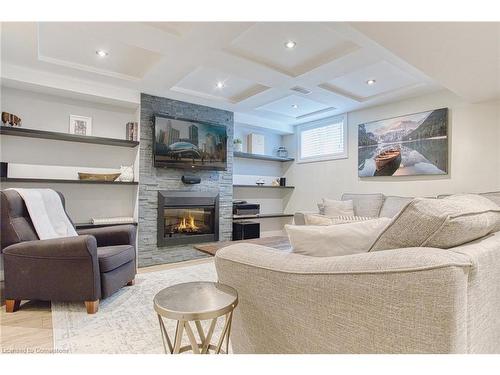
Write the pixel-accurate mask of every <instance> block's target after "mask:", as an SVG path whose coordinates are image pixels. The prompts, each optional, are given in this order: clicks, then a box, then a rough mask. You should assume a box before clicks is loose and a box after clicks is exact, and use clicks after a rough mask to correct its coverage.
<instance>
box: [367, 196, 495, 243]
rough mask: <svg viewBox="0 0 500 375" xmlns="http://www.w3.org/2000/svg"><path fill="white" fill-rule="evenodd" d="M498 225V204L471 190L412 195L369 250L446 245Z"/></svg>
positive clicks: (472, 238)
mask: <svg viewBox="0 0 500 375" xmlns="http://www.w3.org/2000/svg"><path fill="white" fill-rule="evenodd" d="M499 226H500V207H498V206H497V205H496V204H495V203H493V202H492V201H490V200H489V199H487V198H484V197H481V196H480V195H475V194H464V195H452V196H449V197H446V198H443V199H429V198H416V199H414V200H413V201H411V202H410V203H409V204H407V205H406V207H404V208H403V209H402V210H401V211H400V213H399V214H398V215H397V216H396V217H395V218H394V219H393V220H392V222H391V223H390V224H389V225H388V226H387V228H385V230H384V231H383V232H382V233H381V234H380V236H379V237H378V238H377V240H376V241H375V243H374V244H373V246H372V247H371V249H370V251H377V250H389V249H398V248H404V247H421V246H425V247H436V248H441V249H448V248H450V247H455V246H458V245H461V244H464V243H467V242H470V241H473V240H476V239H478V238H481V237H484V236H486V235H487V234H489V233H491V232H492V231H495V230H498V228H499Z"/></svg>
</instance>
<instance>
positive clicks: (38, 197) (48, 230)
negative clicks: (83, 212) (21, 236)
mask: <svg viewBox="0 0 500 375" xmlns="http://www.w3.org/2000/svg"><path fill="white" fill-rule="evenodd" d="M11 190H15V191H17V192H18V193H19V195H20V196H21V197H22V198H23V200H24V203H26V207H27V209H28V212H29V214H30V218H31V221H32V222H33V226H34V227H35V230H36V233H37V234H38V238H40V239H41V240H48V239H51V238H60V237H73V236H78V234H77V233H76V231H75V228H74V227H73V225H72V224H71V222H70V221H69V219H68V216H67V215H66V212H65V211H64V207H63V205H62V202H61V197H59V194H57V193H56V192H55V191H54V190H52V189H11Z"/></svg>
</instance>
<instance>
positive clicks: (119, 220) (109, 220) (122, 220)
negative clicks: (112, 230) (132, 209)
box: [90, 216, 134, 225]
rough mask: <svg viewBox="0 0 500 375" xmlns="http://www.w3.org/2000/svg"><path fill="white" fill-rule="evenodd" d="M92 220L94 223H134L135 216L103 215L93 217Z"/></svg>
mask: <svg viewBox="0 0 500 375" xmlns="http://www.w3.org/2000/svg"><path fill="white" fill-rule="evenodd" d="M90 222H91V223H92V224H98V225H101V224H133V223H134V218H133V217H128V216H120V217H101V218H96V217H93V218H92V219H90Z"/></svg>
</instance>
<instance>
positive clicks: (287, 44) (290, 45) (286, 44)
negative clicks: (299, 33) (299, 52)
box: [285, 40, 297, 49]
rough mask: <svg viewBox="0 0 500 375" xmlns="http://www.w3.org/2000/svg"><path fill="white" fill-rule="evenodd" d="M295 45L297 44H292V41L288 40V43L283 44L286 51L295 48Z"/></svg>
mask: <svg viewBox="0 0 500 375" xmlns="http://www.w3.org/2000/svg"><path fill="white" fill-rule="evenodd" d="M296 45H297V43H296V42H294V41H293V40H289V41H288V42H286V43H285V47H286V48H288V49H293V48H295V46H296Z"/></svg>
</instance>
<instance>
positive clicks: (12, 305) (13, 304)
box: [5, 299, 21, 313]
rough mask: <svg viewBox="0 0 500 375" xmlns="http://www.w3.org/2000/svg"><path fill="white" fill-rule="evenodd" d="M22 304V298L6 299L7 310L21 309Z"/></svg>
mask: <svg viewBox="0 0 500 375" xmlns="http://www.w3.org/2000/svg"><path fill="white" fill-rule="evenodd" d="M20 305H21V300H20V299H6V300H5V312H8V313H13V312H16V311H17V310H19V306H20Z"/></svg>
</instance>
